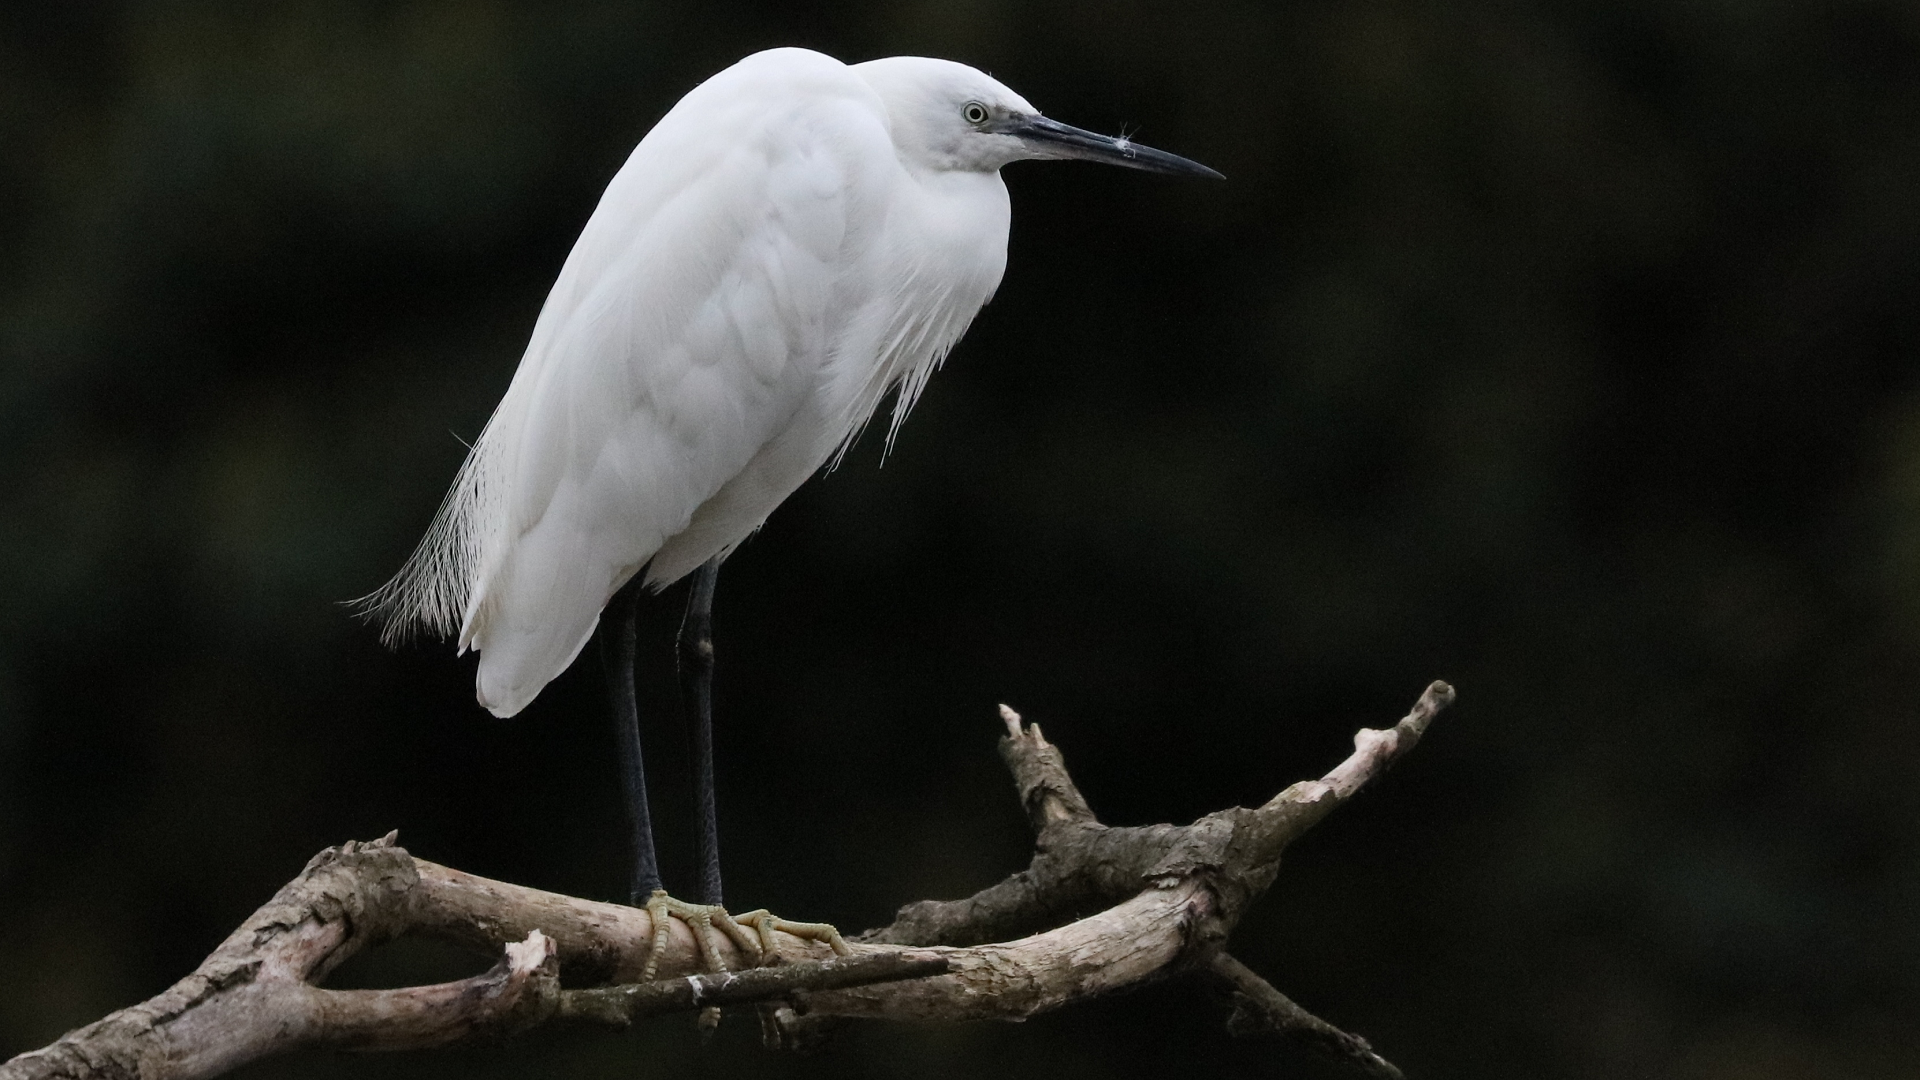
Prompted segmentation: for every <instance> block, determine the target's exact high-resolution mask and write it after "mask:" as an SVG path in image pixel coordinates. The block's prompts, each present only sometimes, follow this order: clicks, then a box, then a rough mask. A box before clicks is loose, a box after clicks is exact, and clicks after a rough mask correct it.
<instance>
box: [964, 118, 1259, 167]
mask: <svg viewBox="0 0 1920 1080" xmlns="http://www.w3.org/2000/svg"><path fill="white" fill-rule="evenodd" d="M992 130H993V131H994V132H995V134H1000V135H1012V136H1014V137H1015V138H1017V139H1019V140H1020V141H1021V142H1023V143H1025V144H1026V145H1027V149H1029V150H1031V151H1033V156H1034V157H1037V158H1053V159H1077V160H1081V161H1104V162H1106V163H1107V164H1109V165H1119V166H1122V167H1124V168H1128V169H1140V170H1142V171H1145V172H1154V173H1165V174H1166V175H1168V176H1204V177H1206V178H1207V179H1209V180H1225V179H1226V177H1224V176H1222V175H1220V174H1219V173H1217V172H1215V171H1213V170H1212V169H1209V168H1207V167H1206V166H1205V165H1202V164H1200V163H1199V162H1197V161H1189V160H1187V159H1186V158H1183V157H1181V156H1180V155H1178V154H1169V153H1167V152H1166V151H1165V150H1155V149H1154V148H1153V147H1151V146H1141V145H1140V144H1139V143H1136V142H1132V141H1130V140H1127V139H1116V138H1112V137H1110V136H1107V135H1096V134H1094V133H1093V132H1091V131H1085V130H1082V129H1080V128H1077V127H1073V126H1071V125H1068V124H1063V123H1061V122H1060V121H1058V120H1049V119H1047V118H1046V117H1044V116H1010V117H1008V118H1007V119H1005V120H1003V121H1001V122H1000V123H999V124H997V125H995V127H994V128H993V129H992Z"/></svg>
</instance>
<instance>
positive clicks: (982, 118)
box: [960, 101, 987, 124]
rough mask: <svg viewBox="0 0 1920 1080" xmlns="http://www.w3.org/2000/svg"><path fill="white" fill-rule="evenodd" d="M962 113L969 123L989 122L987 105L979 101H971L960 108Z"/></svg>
mask: <svg viewBox="0 0 1920 1080" xmlns="http://www.w3.org/2000/svg"><path fill="white" fill-rule="evenodd" d="M960 115H961V116H962V117H965V118H966V121H967V123H969V124H984V123H986V122H987V107H986V106H985V105H982V104H980V103H979V102H977V101H969V102H967V104H966V106H965V107H963V108H962V109H961V110H960Z"/></svg>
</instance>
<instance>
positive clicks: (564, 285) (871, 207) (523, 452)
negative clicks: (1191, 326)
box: [368, 49, 1209, 716]
mask: <svg viewBox="0 0 1920 1080" xmlns="http://www.w3.org/2000/svg"><path fill="white" fill-rule="evenodd" d="M1063 133H1065V134H1063ZM1103 143H1104V144H1105V145H1102V144H1103ZM1143 155H1144V156H1143ZM1032 157H1102V158H1107V159H1110V160H1115V161H1116V163H1119V164H1126V165H1132V166H1135V167H1141V168H1152V169H1156V170H1158V171H1169V172H1171V171H1188V172H1191V171H1194V170H1199V171H1201V172H1203V173H1204V172H1208V171H1209V170H1204V169H1203V168H1202V167H1200V166H1197V165H1192V163H1190V162H1186V161H1185V160H1184V159H1180V158H1174V157H1173V156H1172V155H1162V154H1159V153H1158V152H1157V151H1151V150H1147V149H1146V148H1143V147H1137V146H1135V145H1133V144H1129V143H1119V142H1115V141H1113V140H1103V137H1101V136H1094V135H1091V134H1090V133H1086V132H1080V131H1079V130H1078V129H1074V128H1068V127H1066V126H1065V125H1060V124H1055V123H1053V122H1052V121H1048V120H1046V119H1045V118H1044V117H1040V116H1039V115H1038V114H1037V113H1036V112H1035V111H1034V110H1033V107H1032V106H1031V105H1029V104H1027V102H1026V101H1025V100H1024V99H1022V98H1021V97H1020V96H1019V95H1017V94H1015V93H1014V92H1013V91H1011V90H1009V89H1007V88H1006V87H1005V86H1002V85H1001V84H1000V83H998V82H996V81H994V80H993V79H991V78H989V77H987V76H986V75H983V74H981V73H980V72H978V71H975V70H974V69H972V68H969V67H966V66H964V65H961V64H955V63H951V62H949V61H944V60H930V59H924V58H918V57H894V58H891V59H885V60H875V61H870V62H868V63H864V64H856V65H852V66H849V65H846V64H842V63H840V62H839V61H837V60H834V59H832V58H831V57H827V56H823V55H821V54H819V53H814V52H809V51H806V50H803V49H776V50H773V51H770V52H763V53H759V54H756V55H754V56H750V57H748V58H746V59H745V60H742V61H741V62H739V63H738V64H735V65H734V66H733V67H731V68H728V69H727V70H725V71H723V72H721V73H720V74H718V75H715V76H714V77H713V78H711V79H709V80H707V81H706V82H705V83H703V84H701V85H700V86H699V87H697V88H695V89H694V90H693V91H692V92H691V93H689V94H688V95H687V96H686V97H685V98H683V99H682V100H681V101H680V102H679V103H678V104H677V105H675V106H674V107H673V109H672V110H671V111H669V112H668V113H667V115H666V116H665V117H663V118H662V119H661V120H660V122H659V124H658V125H656V126H655V127H654V128H653V130H652V131H650V132H649V133H648V134H647V136H646V137H645V138H644V139H642V140H641V142H640V145H639V146H638V147H636V148H635V149H634V151H633V154H632V156H630V157H629V158H628V159H627V162H626V164H625V165H624V166H623V167H622V168H621V169H620V171H619V172H618V174H616V175H615V176H614V178H613V181H612V182H611V183H610V184H609V185H608V186H607V190H606V193H605V195H603V196H602V198H601V200H600V204H599V206H598V207H597V208H596V209H595V210H594V212H593V216H592V217H591V218H590V219H589V220H588V222H587V225H586V228H585V229H584V230H583V231H582V232H581V234H580V239H579V241H578V242H577V243H576V244H575V245H574V248H573V251H572V253H571V254H569V255H568V257H567V260H566V264H565V265H564V267H563V268H562V269H561V271H560V276H559V279H558V280H557V281H556V282H555V283H554V286H553V291H552V293H551V294H550V295H549V296H548V297H547V301H546V304H545V306H544V307H543V308H542V309H541V312H540V317H539V319H538V321H537V322H536V324H535V326H534V330H533V337H532V340H531V341H530V342H529V343H528V346H527V351H526V354H525V356H524V357H523V358H522V360H521V362H520V367H519V370H518V371H516V372H515V374H514V377H513V382H512V384H511V386H509V388H508V389H507V393H506V396H505V397H504V398H503V399H502V400H501V402H500V406H499V408H498V409H497V410H496V411H495V413H494V415H493V418H492V419H491V420H490V421H489V422H488V424H487V426H486V429H485V431H484V432H482V434H481V436H480V438H479V440H478V441H477V442H475V444H474V447H473V451H472V453H471V454H470V455H469V457H468V458H467V461H466V464H465V465H464V466H463V467H462V468H461V471H460V475H459V478H458V479H457V480H456V481H455V483H454V486H453V489H452V491H451V492H450V493H449V494H448V496H447V499H446V501H445V503H444V504H443V505H442V506H441V509H440V512H439V515H438V517H437V518H436V519H435V521H434V524H433V527H432V528H431V530H430V531H429V532H428V534H427V536H426V539H425V540H424V541H422V543H421V545H420V547H419V549H418V550H417V551H415V553H414V555H413V557H412V558H411V559H410V560H409V561H408V562H407V564H406V566H405V567H404V568H403V569H402V570H401V571H400V573H399V574H398V575H397V576H396V577H395V578H394V579H393V580H392V581H391V582H389V583H388V584H387V585H386V586H385V587H383V588H382V589H381V590H380V591H379V592H377V593H375V594H374V595H373V596H371V597H369V598H368V607H369V609H370V610H372V611H373V612H375V613H377V614H378V615H379V616H380V617H382V618H383V619H384V620H385V621H386V624H387V634H388V636H389V637H390V638H392V637H397V636H401V635H404V634H405V633H406V632H407V631H408V630H409V629H410V628H412V627H414V626H416V625H418V626H424V627H426V628H428V629H430V630H434V631H437V632H440V633H453V632H456V631H457V633H458V635H459V643H460V647H461V649H462V650H463V651H464V650H465V649H468V648H472V649H476V650H478V651H479V653H480V665H479V674H478V677H477V690H478V697H479V700H480V703H481V704H482V705H484V706H485V707H486V708H488V709H489V710H491V711H492V712H493V713H494V714H495V715H497V716H511V715H513V714H515V713H517V712H519V711H520V710H521V709H522V708H524V707H525V706H526V705H527V703H528V702H530V701H532V700H533V698H534V696H535V695H536V694H538V693H539V692H540V689H541V688H542V687H544V686H545V685H546V684H547V683H548V682H549V681H551V680H552V679H553V678H554V677H555V676H557V675H559V674H560V672H562V671H564V670H565V669H566V668H567V666H568V665H569V664H571V663H572V662H573V659H574V657H575V656H577V655H578V654H579V652H580V650H581V648H582V647H583V646H584V645H585V644H586V642H587V640H588V639H589V638H590V637H591V636H592V634H593V631H594V628H595V626H596V624H597V622H598V620H599V616H600V611H601V609H602V608H603V607H604V606H605V605H606V603H607V601H608V599H609V598H610V597H611V596H612V595H613V594H614V592H615V591H616V590H618V589H619V588H620V587H621V586H622V585H624V584H625V583H626V582H627V581H628V579H630V578H631V577H633V576H634V575H635V574H637V573H640V572H641V571H642V570H643V569H644V570H645V573H646V578H645V581H646V584H647V585H648V586H650V587H652V588H655V589H658V588H660V587H663V586H665V585H667V584H669V583H671V582H673V581H675V580H677V579H679V578H680V577H682V576H684V575H686V574H688V573H690V572H691V571H693V570H694V569H696V568H698V567H699V566H700V565H701V564H702V563H704V562H706V561H707V560H709V559H711V558H714V557H716V556H724V555H725V554H726V553H727V552H729V551H731V550H732V549H733V548H734V547H735V546H736V545H738V544H739V543H740V542H741V541H743V540H745V539H746V538H747V537H748V536H749V535H750V534H751V533H752V532H753V531H754V530H755V529H757V528H759V527H760V525H761V524H762V523H763V522H764V521H765V520H766V519H767V516H768V515H769V514H770V513H772V512H773V509H774V508H775V507H776V506H778V505H779V504H780V503H781V501H782V500H784V499H785V498H786V497H787V496H788V495H790V494H792V492H793V491H794V490H795V489H796V488H798V487H799V486H800V484H801V483H803V482H804V481H805V480H806V479H807V478H808V477H809V476H811V475H812V474H813V473H814V472H816V471H817V470H819V469H820V468H821V467H822V466H823V465H824V464H825V463H827V462H828V461H829V460H830V459H832V458H833V456H834V455H835V453H836V452H837V451H839V450H840V449H841V448H843V447H844V446H845V445H846V444H847V442H848V441H849V440H850V439H851V438H852V436H853V435H854V434H855V433H856V432H857V431H858V430H859V429H860V427H861V425H863V424H864V423H865V422H866V421H867V419H868V418H869V417H870V416H871V415H872V414H873V413H874V411H875V410H876V409H877V408H878V407H879V405H880V403H881V401H882V400H883V399H884V398H885V397H886V396H887V394H888V393H890V392H893V391H896V390H897V391H898V393H897V399H896V403H895V406H894V413H893V423H894V425H895V426H896V427H897V426H898V424H899V423H900V421H901V419H902V418H904V417H905V415H906V413H907V410H908V409H909V408H910V407H911V406H912V404H913V401H914V398H915V397H916V396H917V395H918V394H919V392H920V390H921V388H922V387H923V386H924V384H925V382H926V379H927V377H928V375H929V374H931V372H932V370H933V369H934V368H935V367H937V366H938V365H939V363H940V360H941V358H942V357H944V356H945V355H946V352H947V350H948V349H950V348H951V347H952V346H953V344H954V342H956V341H957V340H959V338H960V335H961V334H962V333H963V332H964V331H965V330H966V328H967V325H968V323H969V322H970V321H971V320H972V319H973V317H974V315H975V313H977V312H978V311H979V310H980V307H981V306H982V305H983V304H985V303H986V301H987V299H988V298H989V297H991V296H992V295H993V291H994V289H995V287H996V286H998V284H999V282H1000V277H1001V273H1002V271H1003V270H1004V269H1005V266H1006V246H1007V229H1008V223H1009V218H1010V208H1009V204H1008V199H1007V190H1006V186H1005V184H1004V183H1003V182H1002V181H1001V179H1000V174H999V169H1000V167H1001V166H1002V165H1005V164H1007V163H1008V162H1010V161H1014V160H1018V159H1021V158H1032ZM1169 162H1173V163H1178V165H1177V166H1175V165H1170V164H1168V163H1169Z"/></svg>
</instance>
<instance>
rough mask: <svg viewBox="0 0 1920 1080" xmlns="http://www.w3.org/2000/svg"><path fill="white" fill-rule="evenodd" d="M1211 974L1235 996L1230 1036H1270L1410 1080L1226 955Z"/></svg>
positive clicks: (1387, 1077)
mask: <svg viewBox="0 0 1920 1080" xmlns="http://www.w3.org/2000/svg"><path fill="white" fill-rule="evenodd" d="M1207 974H1208V975H1209V976H1210V977H1212V978H1213V979H1214V980H1216V981H1217V982H1218V983H1219V984H1221V985H1222V986H1223V987H1224V988H1225V989H1226V990H1227V992H1228V993H1229V994H1230V995H1231V998H1232V1001H1233V1015H1231V1016H1229V1017H1227V1030H1228V1031H1230V1032H1232V1033H1233V1034H1235V1035H1238V1036H1241V1037H1242V1038H1248V1037H1256V1036H1272V1037H1278V1038H1281V1039H1284V1040H1286V1041H1288V1042H1294V1043H1299V1044H1301V1045H1303V1046H1306V1047H1308V1048H1310V1049H1312V1050H1314V1051H1317V1052H1318V1053H1321V1054H1325V1055H1326V1056H1328V1057H1331V1058H1333V1059H1335V1060H1336V1061H1341V1062H1344V1063H1346V1064H1348V1065H1351V1066H1353V1067H1354V1068H1356V1069H1359V1070H1360V1071H1361V1072H1364V1073H1366V1074H1367V1075H1369V1076H1377V1077H1380V1078H1381V1080H1406V1078H1405V1076H1404V1075H1403V1074H1402V1073H1401V1072H1400V1070H1399V1069H1397V1068H1395V1067H1394V1066H1393V1063H1392V1062H1390V1061H1388V1060H1387V1059H1386V1058H1383V1057H1381V1056H1380V1055H1379V1054H1376V1053H1374V1052H1373V1047H1371V1046H1369V1045H1367V1040H1365V1039H1363V1038H1361V1037H1360V1036H1358V1035H1350V1034H1348V1033H1347V1032H1344V1031H1341V1030H1340V1029H1339V1028H1337V1027H1334V1026H1333V1025H1332V1024H1329V1023H1327V1022H1326V1021H1325V1020H1322V1019H1320V1018H1319V1017H1317V1016H1315V1015H1313V1014H1312V1013H1310V1012H1308V1011H1307V1010H1305V1009H1303V1008H1301V1007H1300V1006H1299V1005H1297V1004H1295V1003H1294V1000H1293V999H1292V998H1290V997H1288V996H1287V995H1285V994H1283V993H1281V992H1280V991H1278V990H1275V989H1274V988H1273V987H1272V986H1271V985H1270V984H1269V983H1268V982H1267V980H1265V979H1263V978H1261V977H1260V976H1258V975H1256V974H1254V973H1253V969H1251V968H1249V967H1247V965H1245V964H1243V963H1241V962H1240V961H1238V960H1235V959H1234V958H1233V957H1231V956H1228V955H1227V954H1226V953H1224V952H1219V953H1215V954H1213V959H1212V960H1211V961H1209V962H1208V964H1207Z"/></svg>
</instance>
